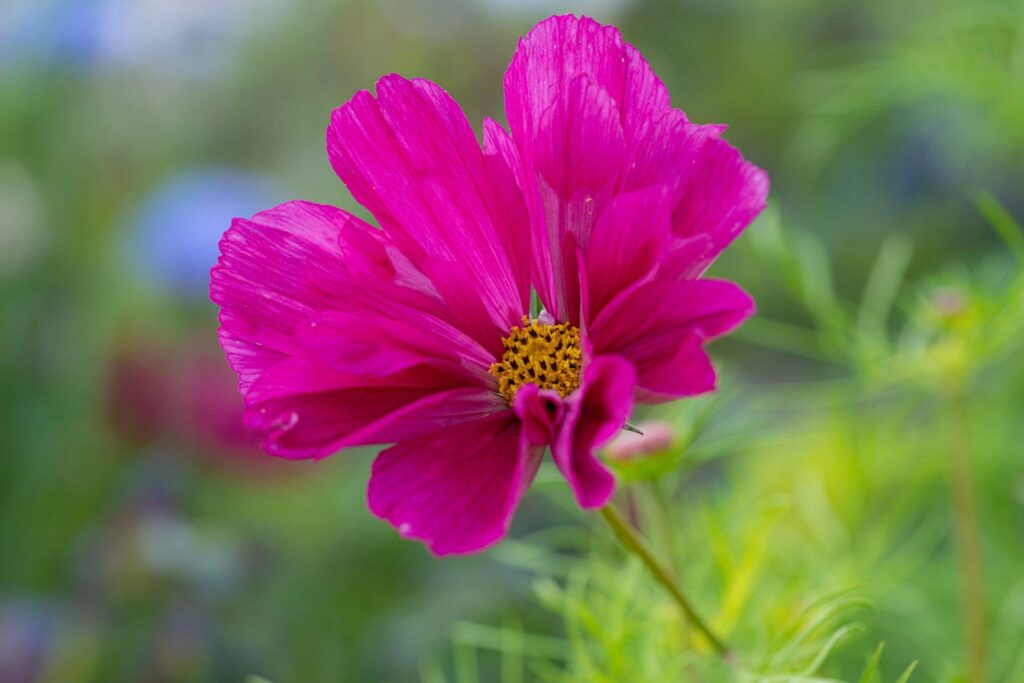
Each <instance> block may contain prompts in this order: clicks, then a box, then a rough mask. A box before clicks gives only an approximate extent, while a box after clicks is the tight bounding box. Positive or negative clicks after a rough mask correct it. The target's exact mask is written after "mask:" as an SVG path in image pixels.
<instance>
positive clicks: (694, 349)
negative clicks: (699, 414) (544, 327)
mask: <svg viewBox="0 0 1024 683" xmlns="http://www.w3.org/2000/svg"><path fill="white" fill-rule="evenodd" d="M753 312H754V301H753V299H751V298H750V295H748V294H747V293H746V292H744V291H743V290H742V289H740V288H739V287H738V286H737V285H735V284H733V283H731V282H725V281H721V280H683V281H654V282H647V283H641V284H639V285H636V286H633V287H631V288H630V289H628V290H626V291H624V292H623V293H622V294H621V295H619V296H618V297H617V298H616V299H615V300H614V301H613V302H612V303H611V304H610V305H609V306H607V307H606V308H605V309H604V310H603V311H601V313H600V315H598V316H597V318H596V319H595V320H594V322H593V324H592V325H591V326H590V327H589V328H588V333H589V340H590V343H591V344H592V346H593V349H594V353H595V354H598V355H600V354H608V353H613V354H618V355H620V356H622V357H623V358H626V359H627V360H628V361H629V362H630V363H632V365H633V366H634V367H635V368H636V371H637V387H638V389H639V390H640V391H638V394H637V398H638V400H644V401H645V402H656V401H658V400H661V399H663V398H668V397H680V396H692V395H695V394H700V393H703V392H706V391H710V390H712V389H714V379H715V376H714V369H713V368H712V367H711V362H710V360H709V359H708V358H707V355H706V354H705V353H704V351H703V348H702V346H703V344H704V343H705V342H706V341H709V340H711V339H714V338H715V337H718V336H720V335H723V334H725V333H727V332H729V331H731V330H733V329H734V328H736V327H737V326H738V325H739V324H740V323H742V322H743V321H744V320H745V319H746V318H747V317H749V316H750V315H751V314H752V313H753Z"/></svg>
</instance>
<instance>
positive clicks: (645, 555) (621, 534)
mask: <svg viewBox="0 0 1024 683" xmlns="http://www.w3.org/2000/svg"><path fill="white" fill-rule="evenodd" d="M601 516H602V517H603V518H604V520H605V521H606V522H608V526H610V527H611V528H612V531H613V532H615V537H616V538H618V539H619V541H620V542H621V543H622V545H623V546H625V547H626V549H627V550H629V551H630V552H631V553H633V554H634V555H636V556H637V557H639V558H640V559H641V560H642V561H643V563H644V564H645V565H647V569H648V570H649V571H650V572H651V574H653V575H654V578H655V579H657V580H658V583H660V584H661V585H662V586H663V587H664V588H665V590H667V591H668V592H669V594H670V595H671V596H672V598H673V599H674V600H675V602H676V604H677V605H679V609H681V610H682V611H683V615H684V616H685V617H686V618H687V619H689V621H690V622H691V623H692V624H693V625H694V626H696V627H697V630H699V631H700V632H701V633H702V634H703V635H704V637H705V638H706V639H707V641H708V642H709V643H710V644H711V647H713V648H714V649H715V652H717V653H718V654H719V655H720V656H721V657H722V658H723V659H725V660H726V661H729V662H732V661H733V660H734V656H733V652H732V651H731V650H730V649H729V648H728V646H727V645H726V644H725V643H724V642H723V641H722V640H721V639H720V638H719V637H718V636H716V635H715V634H714V632H713V631H712V630H711V628H710V627H709V626H708V625H707V623H706V622H705V621H704V620H703V619H701V617H700V615H698V614H697V612H696V611H695V610H694V609H693V605H691V604H690V601H689V600H688V599H687V597H686V596H685V595H683V592H682V590H680V588H679V586H678V585H676V582H675V581H674V580H673V579H672V574H671V573H670V572H669V571H668V569H666V568H665V566H664V565H662V564H661V563H660V562H659V561H658V559H657V558H656V557H655V556H654V554H653V553H652V552H651V550H650V548H648V547H647V544H646V543H644V541H643V539H642V538H640V536H639V535H638V534H637V533H636V531H635V530H634V529H633V527H631V526H630V525H629V523H628V522H626V520H624V519H623V518H622V515H620V514H619V512H618V510H616V509H615V508H614V507H613V506H612V505H610V504H609V505H605V506H604V507H603V508H601Z"/></svg>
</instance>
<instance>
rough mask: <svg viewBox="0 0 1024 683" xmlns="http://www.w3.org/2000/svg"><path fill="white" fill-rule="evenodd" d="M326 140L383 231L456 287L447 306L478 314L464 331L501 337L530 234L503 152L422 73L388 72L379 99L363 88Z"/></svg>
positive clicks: (522, 285)
mask: <svg viewBox="0 0 1024 683" xmlns="http://www.w3.org/2000/svg"><path fill="white" fill-rule="evenodd" d="M327 147H328V155H329V157H330V160H331V164H332V165H333V166H334V169H335V171H337V173H338V175H339V176H340V177H341V179H342V180H343V181H344V182H345V184H346V185H347V186H348V188H349V190H350V191H351V192H352V194H353V196H354V197H355V198H356V199H357V200H358V201H359V202H360V203H361V204H363V205H364V206H365V207H366V208H368V209H369V210H370V211H371V212H372V213H373V214H374V215H375V216H376V218H377V220H378V221H380V223H381V226H382V227H383V228H384V232H385V233H386V234H387V235H388V236H389V238H390V239H392V240H393V241H394V242H395V243H396V244H397V245H398V246H399V247H400V248H401V250H402V252H403V253H405V254H406V255H408V256H409V258H410V259H411V260H412V262H413V263H414V264H415V265H416V266H418V267H420V269H421V270H423V271H424V272H425V273H426V274H427V275H428V276H429V277H430V279H431V280H432V281H434V283H435V284H438V278H442V279H443V280H444V281H445V282H446V283H447V285H448V287H447V288H446V289H442V288H441V287H440V286H439V287H438V289H439V291H441V294H442V295H443V296H445V297H449V296H450V295H452V294H453V293H457V294H458V299H457V300H452V299H448V300H447V301H448V304H449V305H450V306H451V307H452V308H453V309H457V310H462V311H467V310H469V311H471V312H472V314H473V315H474V316H476V319H475V322H474V323H472V324H470V325H468V327H469V328H471V329H467V330H466V331H467V332H471V333H472V334H473V335H474V336H475V337H476V338H477V339H478V341H480V342H481V343H483V344H484V345H485V346H488V348H490V347H491V346H492V345H493V343H497V341H498V340H500V338H501V336H502V335H504V334H506V333H507V331H508V329H509V328H510V327H511V326H512V325H514V324H516V323H517V322H518V320H519V318H520V317H521V316H522V315H523V313H524V312H526V311H527V310H528V306H529V292H530V286H529V273H528V271H527V267H526V264H527V261H526V259H525V258H524V256H525V254H526V253H527V252H526V250H527V249H528V242H527V240H528V236H527V235H526V234H525V233H523V231H522V230H519V229H517V228H518V226H517V225H515V224H514V223H513V220H514V218H515V208H514V207H513V210H511V211H509V210H508V209H509V206H508V205H509V203H510V202H514V198H515V195H514V194H513V193H511V191H510V188H509V187H508V186H506V185H504V184H503V183H502V182H499V181H502V180H503V176H502V175H501V172H500V171H499V170H498V169H496V168H495V166H496V165H497V164H500V163H502V161H503V160H502V157H501V156H500V155H498V154H497V153H495V152H494V150H493V149H490V150H488V153H487V154H486V155H485V153H484V151H483V150H482V149H481V147H480V144H479V143H478V142H477V139H476V135H475V134H474V132H473V129H472V127H471V126H470V125H469V122H468V121H467V120H466V117H465V115H464V114H463V113H462V110H461V109H460V108H459V106H458V104H457V103H456V102H455V101H454V100H453V99H452V98H451V97H449V96H448V94H447V93H445V92H444V91H443V90H442V89H441V88H439V87H438V86H437V85H434V84H433V83H430V82H428V81H423V80H416V81H408V80H406V79H404V78H401V77H400V76H397V75H391V76H385V77H384V78H382V79H380V81H378V83H377V97H376V98H374V97H373V96H372V95H370V93H368V92H366V91H361V92H359V93H357V94H356V95H355V96H354V97H353V98H352V99H351V100H350V101H349V102H347V103H346V104H344V105H342V106H341V107H339V108H338V109H336V110H335V111H334V114H333V115H332V117H331V125H330V127H329V128H328V131H327ZM506 173H510V171H507V172H506ZM499 185H500V187H499ZM519 201H520V202H521V199H520V200H519ZM470 298H473V299H476V303H475V304H471V303H470V302H469V301H468V300H469V299H470ZM499 348H500V347H499Z"/></svg>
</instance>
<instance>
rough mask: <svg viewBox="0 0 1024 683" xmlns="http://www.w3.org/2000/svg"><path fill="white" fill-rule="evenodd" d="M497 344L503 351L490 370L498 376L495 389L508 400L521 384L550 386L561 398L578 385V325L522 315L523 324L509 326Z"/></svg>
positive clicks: (581, 356)
mask: <svg viewBox="0 0 1024 683" xmlns="http://www.w3.org/2000/svg"><path fill="white" fill-rule="evenodd" d="M501 343H502V344H504V345H505V353H504V354H503V355H502V356H501V360H500V361H499V362H497V363H495V364H494V365H492V366H491V368H490V373H491V374H492V375H494V376H495V377H496V378H497V379H498V392H499V393H500V394H501V395H502V396H504V397H505V400H506V401H508V402H509V403H512V399H513V398H515V395H516V392H517V391H518V390H519V387H521V386H523V385H524V384H536V385H537V386H538V387H539V388H541V389H554V390H555V391H557V392H558V393H559V395H560V396H562V397H563V398H565V397H566V396H568V395H569V394H571V393H572V392H573V391H575V390H576V389H577V388H578V387H579V386H580V370H581V369H582V367H583V354H582V353H581V352H580V330H579V328H578V327H576V326H574V325H570V324H569V323H562V324H560V325H545V324H543V323H539V322H537V321H536V320H533V321H531V320H530V319H529V318H527V317H526V316H523V326H522V327H513V328H512V331H511V332H509V335H508V336H507V337H505V338H503V339H502V340H501Z"/></svg>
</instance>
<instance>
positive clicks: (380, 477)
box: [367, 414, 543, 555]
mask: <svg viewBox="0 0 1024 683" xmlns="http://www.w3.org/2000/svg"><path fill="white" fill-rule="evenodd" d="M542 455H543V447H536V446H531V445H530V443H529V442H528V441H527V440H526V439H525V438H524V437H523V436H522V430H521V429H520V427H519V423H518V422H517V421H516V420H515V419H514V418H513V417H512V416H511V415H510V414H505V415H499V416H493V417H489V418H486V419H483V420H476V421H473V422H467V423H465V424H462V425H458V426H455V427H452V428H449V429H445V430H443V431H439V432H435V433H433V434H430V435H427V436H422V437H420V438H415V439H410V440H407V441H403V442H401V443H399V444H398V445H396V446H392V447H391V448H389V449H387V450H385V451H383V452H382V453H381V454H380V455H379V456H377V459H376V460H375V461H374V463H373V470H372V474H371V477H370V483H369V487H368V490H367V503H368V505H369V508H370V511H371V512H373V514H375V515H377V516H378V517H380V518H381V519H384V520H387V521H388V522H390V523H391V524H392V525H394V526H395V528H397V529H398V532H399V533H400V534H401V535H402V536H404V537H406V538H415V539H418V540H421V541H423V542H424V543H425V544H426V545H427V547H428V548H429V549H430V551H431V552H432V553H434V554H435V555H451V554H463V553H473V552H478V551H480V550H483V549H485V548H487V547H489V546H491V545H493V544H495V543H497V542H498V541H500V540H501V539H502V538H503V537H504V536H505V534H506V533H508V528H509V524H510V523H511V521H512V515H513V513H514V512H515V509H516V506H517V505H518V503H519V500H520V499H521V498H522V496H523V494H524V493H525V492H526V489H527V487H528V486H529V485H530V482H531V481H532V480H533V476H534V474H535V473H536V471H537V467H538V465H539V463H540V459H541V457H542Z"/></svg>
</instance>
